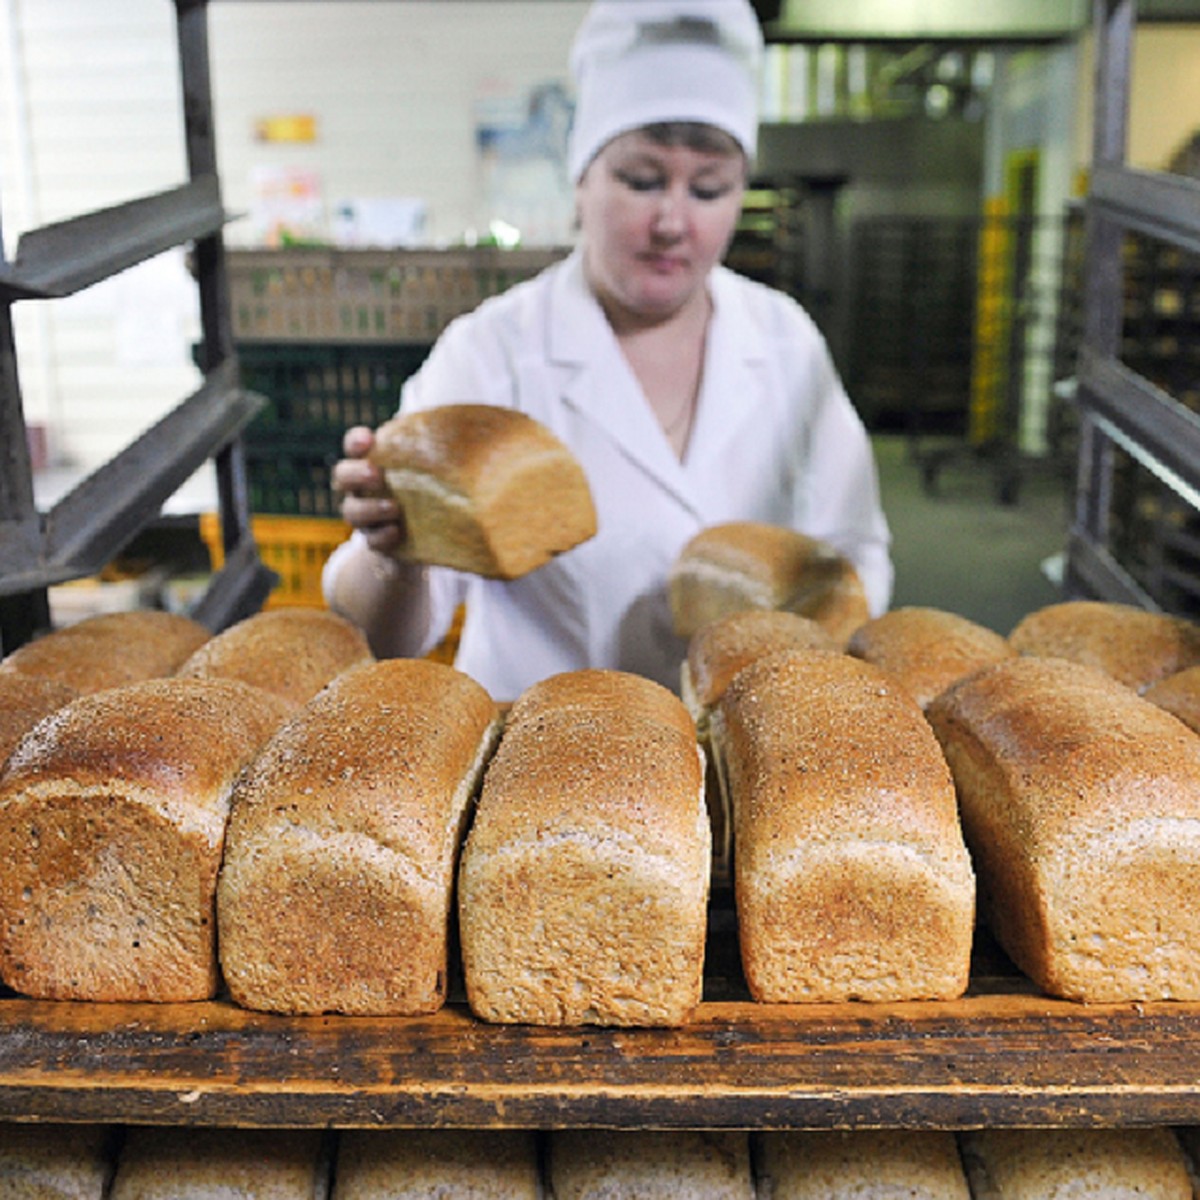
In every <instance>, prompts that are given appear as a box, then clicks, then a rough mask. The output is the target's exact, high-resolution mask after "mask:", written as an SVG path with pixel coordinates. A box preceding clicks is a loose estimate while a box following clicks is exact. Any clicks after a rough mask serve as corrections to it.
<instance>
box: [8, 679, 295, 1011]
mask: <svg viewBox="0 0 1200 1200" xmlns="http://www.w3.org/2000/svg"><path fill="white" fill-rule="evenodd" d="M288 711H289V710H288V709H287V706H286V705H284V704H283V703H282V702H280V701H278V700H277V699H276V698H274V697H271V696H270V695H267V694H265V693H262V692H259V691H257V690H256V689H254V688H251V687H249V686H247V685H245V684H241V683H236V682H233V681H230V680H196V679H186V680H185V679H164V680H152V681H148V682H144V683H139V684H130V685H128V686H126V687H121V688H110V689H108V690H106V691H103V692H98V693H95V694H93V695H90V696H83V697H80V698H79V699H77V700H75V701H72V702H71V703H70V704H68V705H66V706H65V707H64V708H61V709H59V710H58V711H57V712H55V713H53V714H51V715H50V716H49V717H47V718H45V719H44V720H43V721H41V722H39V723H38V724H37V725H35V726H34V727H33V729H32V730H30V732H29V733H28V734H27V735H26V736H25V738H24V739H22V741H21V743H20V744H19V745H18V746H17V749H16V750H15V751H14V752H13V755H12V757H11V759H10V760H9V765H8V769H7V771H6V772H5V774H4V776H3V779H2V780H0V856H2V860H3V861H4V863H5V869H4V871H3V872H0V974H2V975H3V978H4V981H5V982H6V983H7V984H8V985H9V986H10V987H12V988H13V989H14V990H16V991H18V992H22V993H24V994H26V995H30V996H35V997H38V998H42V999H56V1000H129V1001H133V1000H153V1001H182V1000H203V999H208V998H209V997H211V996H213V995H214V994H215V992H216V988H217V982H218V971H217V954H216V911H215V891H216V882H217V873H218V869H219V867H220V862H221V854H222V848H223V845H224V838H225V827H226V821H227V818H228V813H229V803H230V795H231V792H232V789H233V785H234V782H235V781H236V779H237V776H238V774H239V772H240V771H241V770H242V768H243V767H244V766H245V765H246V764H247V763H248V762H249V761H250V760H251V759H252V758H253V757H254V755H255V754H256V753H257V751H258V749H259V747H260V746H261V745H262V744H263V743H264V742H265V741H266V740H267V738H268V737H269V736H270V734H271V733H272V732H273V731H274V729H275V728H277V727H278V725H279V724H280V723H281V722H282V720H283V719H284V717H285V716H286V714H287V712H288Z"/></svg>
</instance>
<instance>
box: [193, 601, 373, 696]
mask: <svg viewBox="0 0 1200 1200" xmlns="http://www.w3.org/2000/svg"><path fill="white" fill-rule="evenodd" d="M373 657H374V656H373V655H372V653H371V649H370V647H369V646H368V645H367V639H366V638H365V637H364V636H363V634H362V631H361V630H360V629H359V628H358V627H357V626H356V625H354V624H352V623H351V622H350V621H348V620H346V618H345V617H342V616H339V615H338V614H337V613H334V612H330V611H329V610H328V609H324V608H273V609H270V610H268V611H267V612H260V613H255V614H254V615H253V616H251V617H246V618H245V619H244V620H242V621H239V622H238V623H237V624H236V625H231V626H230V627H229V628H228V629H226V630H224V631H223V632H221V633H218V634H217V635H216V636H215V637H213V638H210V639H209V641H207V642H206V643H205V644H204V645H203V646H201V647H200V649H198V650H197V651H196V652H195V653H194V654H192V655H191V656H190V657H189V658H188V660H187V661H186V662H185V663H184V664H183V665H182V666H181V667H180V668H179V672H178V674H179V675H181V676H183V677H184V678H194V679H238V680H241V681H242V682H243V683H249V684H253V685H254V687H258V688H262V689H264V690H265V691H268V692H270V693H272V695H275V696H278V697H280V698H281V699H283V700H285V701H287V702H288V703H289V704H291V705H293V706H294V707H299V706H300V705H302V704H305V703H307V702H308V701H309V700H311V699H312V698H313V696H315V695H316V694H317V692H319V691H320V690H321V689H322V688H323V687H324V686H325V685H326V684H327V683H329V681H330V680H332V679H334V678H335V677H336V676H337V675H340V674H341V673H342V672H343V671H345V670H348V669H349V668H350V667H353V666H356V665H357V664H358V663H363V662H370V661H372V659H373Z"/></svg>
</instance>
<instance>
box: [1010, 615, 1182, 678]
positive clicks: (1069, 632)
mask: <svg viewBox="0 0 1200 1200" xmlns="http://www.w3.org/2000/svg"><path fill="white" fill-rule="evenodd" d="M1008 638H1009V641H1010V642H1011V643H1012V645H1013V646H1014V647H1015V648H1016V649H1017V650H1018V651H1019V652H1020V653H1021V654H1028V655H1032V656H1036V657H1039V658H1066V659H1070V661H1071V662H1077V663H1083V664H1084V665H1085V666H1088V667H1095V668H1096V669H1097V670H1100V671H1103V672H1104V673H1105V674H1106V675H1111V676H1112V677H1113V678H1114V679H1117V680H1120V682H1121V683H1123V684H1125V685H1126V686H1127V687H1131V688H1133V689H1134V690H1135V691H1142V690H1143V689H1144V688H1146V687H1147V686H1149V685H1150V684H1151V683H1153V682H1154V681H1155V680H1157V679H1161V678H1162V677H1163V676H1164V675H1173V674H1174V673H1175V672H1176V671H1182V670H1184V668H1186V667H1191V666H1195V665H1197V664H1200V625H1197V624H1196V623H1194V622H1192V621H1189V620H1187V619H1186V618H1184V617H1175V616H1170V615H1168V614H1167V613H1154V612H1147V611H1145V610H1144V609H1141V608H1136V607H1134V606H1133V605H1131V604H1113V603H1110V602H1108V601H1104V600H1066V601H1063V602H1062V603H1061V604H1050V605H1048V606H1047V607H1045V608H1040V609H1038V610H1037V611H1035V612H1032V613H1030V614H1029V615H1028V616H1026V617H1024V618H1022V620H1020V621H1019V622H1018V623H1017V625H1016V627H1015V628H1014V629H1013V630H1012V632H1011V633H1010V634H1009V635H1008Z"/></svg>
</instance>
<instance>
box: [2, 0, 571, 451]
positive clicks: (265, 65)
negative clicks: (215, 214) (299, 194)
mask: <svg viewBox="0 0 1200 1200" xmlns="http://www.w3.org/2000/svg"><path fill="white" fill-rule="evenodd" d="M585 9H586V0H362V2H360V0H212V3H211V4H210V8H209V28H210V38H211V50H212V70H213V88H214V99H215V105H216V128H217V140H218V154H219V160H220V168H221V174H222V185H223V188H224V194H225V201H226V206H227V208H229V209H230V210H231V211H232V212H235V213H238V212H245V211H247V210H248V208H249V206H250V202H251V176H252V172H253V171H254V169H255V167H257V166H267V167H271V166H284V167H289V168H290V167H301V168H311V169H314V170H316V171H317V172H319V173H320V175H321V177H322V179H323V181H324V185H325V192H326V195H327V196H328V197H329V198H330V199H337V198H341V197H350V196H368V197H369V196H384V195H412V196H420V197H423V198H424V199H425V201H426V203H427V205H428V210H429V229H428V232H429V235H430V237H431V238H433V239H437V240H454V239H456V238H458V237H460V236H462V234H463V233H464V231H465V230H467V229H468V228H471V227H472V226H474V225H475V224H476V223H477V221H478V219H479V215H480V198H479V177H478V164H477V159H476V153H475V143H474V119H475V112H476V101H477V100H478V99H479V98H481V97H485V96H488V95H506V94H514V93H520V92H521V91H522V90H524V89H527V88H528V87H530V86H533V85H535V84H539V83H544V82H547V81H550V80H562V81H565V78H566V59H567V51H568V47H569V44H570V40H571V37H572V35H573V33H574V30H575V28H576V26H577V25H578V22H579V20H580V19H581V18H582V15H583V13H584V11H585ZM0 55H2V58H0V218H2V220H3V231H4V247H5V252H6V254H7V255H8V256H10V257H11V256H12V254H13V253H14V251H15V249H16V242H17V235H18V234H19V233H20V232H21V231H22V230H25V229H30V228H34V227H37V226H40V225H43V224H45V223H47V222H50V221H54V220H59V219H62V218H65V217H69V216H72V215H75V214H77V213H82V212H86V211H89V210H91V209H94V208H97V207H100V206H103V205H106V204H113V203H119V202H121V201H124V200H128V199H132V198H134V197H135V196H138V195H143V194H146V193H150V192H154V191H158V190H160V189H162V188H166V187H171V186H174V185H176V184H179V183H182V182H183V181H184V179H185V177H186V168H185V152H184V145H183V131H182V120H181V105H180V97H179V74H178V57H177V50H176V43H175V17H174V6H173V4H172V3H171V0H0ZM294 113H306V114H311V115H312V116H314V117H315V118H316V123H317V140H316V141H315V142H313V143H312V144H311V145H288V144H267V143H263V142H260V141H258V140H257V139H256V136H255V129H256V125H257V122H258V121H259V120H260V119H262V118H264V117H271V116H278V115H286V114H294ZM246 228H247V226H246V223H245V222H244V221H235V222H234V223H233V224H231V226H230V227H229V234H228V236H229V240H230V242H231V243H234V244H236V243H237V242H238V241H239V240H246V237H245V230H246ZM16 321H17V344H18V352H19V358H20V369H21V383H22V390H23V394H24V400H25V409H26V416H27V419H28V420H29V421H30V422H38V423H44V424H45V425H47V427H48V431H49V441H50V447H51V452H52V454H53V455H54V457H55V459H56V460H58V461H59V462H62V463H65V464H68V465H70V466H72V467H75V468H78V469H81V470H86V469H89V468H90V467H92V466H94V465H95V464H97V463H99V462H101V461H103V460H104V459H106V458H108V457H109V456H110V455H111V454H112V453H114V452H115V451H116V450H117V449H119V448H120V447H121V446H123V445H125V444H126V443H127V442H128V441H129V440H131V438H133V437H134V436H136V434H137V433H138V432H140V431H141V430H142V429H144V428H145V427H146V426H148V425H149V424H150V423H151V422H152V421H154V420H155V419H157V417H158V416H160V415H161V414H162V413H163V412H165V411H166V410H167V409H168V408H169V407H170V406H171V405H173V404H174V403H175V402H176V401H177V400H178V399H179V398H181V397H182V396H183V395H185V394H186V393H187V392H188V391H190V390H191V389H192V388H194V387H195V386H196V384H197V382H198V374H197V372H196V371H195V368H194V367H193V366H192V365H191V361H190V354H191V346H192V344H193V343H194V341H195V339H196V337H197V334H198V320H197V316H196V310H195V296H194V291H193V289H192V288H191V287H190V285H189V283H188V280H187V278H186V274H185V268H184V264H183V260H182V256H181V255H179V254H172V255H164V256H162V257H161V258H160V259H156V260H155V261H154V262H152V263H148V264H145V265H144V266H142V267H139V268H135V269H134V270H133V271H130V272H127V273H126V274H125V275H124V276H122V277H120V278H118V279H115V280H110V281H107V282H106V283H104V284H101V285H98V286H97V287H95V288H92V289H89V290H88V291H86V292H84V293H81V294H79V295H78V296H75V297H72V298H70V299H68V300H66V301H54V302H49V303H34V302H27V303H23V304H19V305H18V306H17V308H16Z"/></svg>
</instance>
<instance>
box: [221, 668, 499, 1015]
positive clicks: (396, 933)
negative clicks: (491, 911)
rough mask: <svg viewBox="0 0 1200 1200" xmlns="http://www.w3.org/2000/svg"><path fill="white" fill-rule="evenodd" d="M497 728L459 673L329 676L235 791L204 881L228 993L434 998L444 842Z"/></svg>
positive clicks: (347, 1005) (303, 1007) (439, 984)
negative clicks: (213, 870) (220, 853)
mask: <svg viewBox="0 0 1200 1200" xmlns="http://www.w3.org/2000/svg"><path fill="white" fill-rule="evenodd" d="M498 725H499V721H498V716H497V710H496V706H495V704H494V703H493V702H492V700H491V697H490V696H488V694H487V692H486V691H484V689H483V688H482V687H480V686H479V684H477V683H476V682H475V681H474V680H473V679H470V678H469V677H468V676H466V675H464V674H463V673H462V672H460V671H457V670H455V669H454V668H453V667H448V666H445V665H443V664H441V663H433V662H428V661H425V660H422V659H387V660H384V661H381V662H372V663H367V664H364V665H362V666H359V667H354V668H352V669H350V670H349V671H345V672H343V673H342V674H341V675H340V676H339V677H338V678H337V679H335V680H334V681H333V682H332V683H331V684H330V685H329V686H328V687H326V688H325V689H324V690H323V691H322V692H321V694H320V695H318V696H317V697H315V698H314V699H313V700H312V701H311V702H310V703H309V704H308V705H307V706H306V707H305V708H304V709H303V710H301V712H300V713H299V714H297V716H296V717H294V718H293V719H292V720H291V721H289V722H288V723H287V724H286V725H284V726H283V727H282V728H281V729H280V730H279V732H278V733H277V734H276V736H275V737H274V738H272V739H271V741H270V742H269V743H268V744H267V746H266V747H265V748H264V749H263V751H262V753H260V754H259V755H258V756H257V758H256V759H255V761H254V762H253V764H251V765H250V767H249V768H248V770H247V771H246V774H245V776H244V777H243V779H242V780H241V782H240V784H239V785H238V787H237V790H236V791H235V793H234V797H233V810H232V815H231V817H230V822H229V832H228V836H227V837H226V844H225V861H224V866H223V867H222V869H221V877H220V884H219V887H218V894H217V900H218V904H217V914H218V929H219V933H220V948H221V950H220V953H221V965H222V968H223V970H224V974H225V980H226V982H227V984H228V986H229V990H230V994H231V995H232V997H233V998H234V1000H235V1001H237V1003H239V1004H241V1005H243V1006H245V1007H247V1008H255V1009H264V1010H268V1011H272V1012H289V1013H320V1012H329V1011H335V1012H343V1013H359V1014H367V1013H370V1014H378V1015H405V1014H408V1015H410V1014H415V1013H425V1012H433V1011H435V1010H436V1009H437V1008H439V1007H440V1006H441V1004H442V1003H443V1001H444V1000H445V997H446V988H447V972H448V961H447V958H448V936H449V930H448V921H449V916H450V912H451V904H452V896H453V883H454V871H455V867H456V865H457V861H458V851H459V845H460V842H461V839H462V835H463V831H464V829H465V825H466V821H467V818H468V814H469V811H470V805H471V803H472V800H473V798H474V795H475V792H476V789H477V784H478V780H479V777H480V775H481V773H482V770H483V766H484V763H485V761H486V759H487V755H488V754H489V753H490V751H491V748H492V745H493V743H494V740H495V736H496V733H497V730H498Z"/></svg>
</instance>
